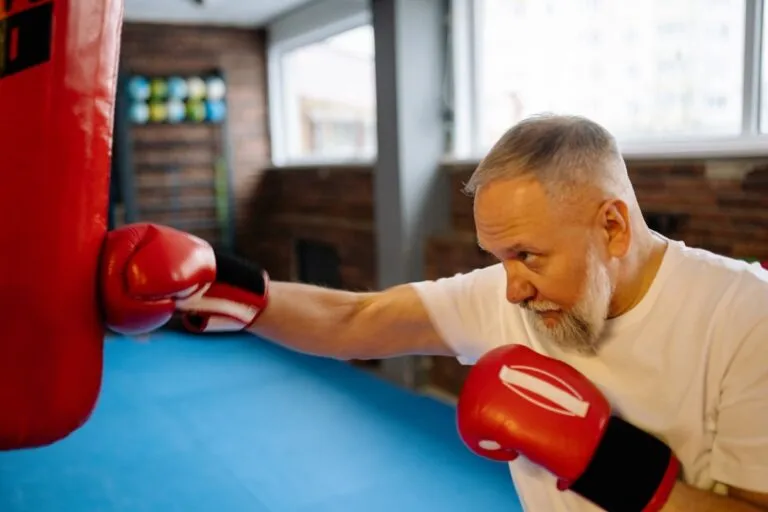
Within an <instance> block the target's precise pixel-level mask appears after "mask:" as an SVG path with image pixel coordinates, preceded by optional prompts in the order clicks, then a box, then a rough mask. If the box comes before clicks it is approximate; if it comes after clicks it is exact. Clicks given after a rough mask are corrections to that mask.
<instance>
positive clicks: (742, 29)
mask: <svg viewBox="0 0 768 512" xmlns="http://www.w3.org/2000/svg"><path fill="white" fill-rule="evenodd" d="M764 1H765V0H710V1H709V2H706V3H702V2H701V0H646V1H643V2H629V3H627V2H608V1H595V0H454V9H455V8H456V6H457V5H458V4H462V3H463V7H461V8H462V9H464V10H465V11H468V12H470V13H471V15H470V16H465V17H464V19H466V21H462V18H459V17H458V16H457V15H454V17H453V21H454V24H462V23H466V24H468V25H470V27H469V28H466V27H461V28H460V29H459V30H457V27H456V26H454V27H453V32H454V38H455V39H454V43H455V44H457V45H462V44H465V45H468V47H469V50H468V51H465V52H464V53H463V55H465V56H466V57H465V59H464V62H458V61H457V62H454V69H455V87H456V88H457V89H455V96H456V97H460V96H461V92H460V91H459V89H458V87H465V88H466V78H462V77H461V76H460V75H461V74H466V73H469V74H471V76H473V79H472V80H473V83H472V84H471V90H472V92H471V93H465V95H466V96H468V97H467V98H466V99H465V101H463V102H457V103H456V109H457V112H456V118H457V119H463V120H465V122H467V123H468V124H471V125H472V126H471V128H460V127H458V126H457V137H459V138H461V137H464V138H466V139H469V141H466V140H456V141H455V147H458V148H462V149H461V150H460V152H461V151H462V150H463V151H464V153H465V154H463V155H462V154H457V155H455V156H457V157H471V158H475V157H477V156H479V155H482V154H484V153H485V152H486V151H487V150H488V149H489V148H490V146H491V145H492V144H493V143H494V142H495V141H496V140H497V139H498V137H499V136H500V135H501V134H502V133H503V132H504V131H506V130H507V129H508V128H509V127H510V126H512V125H513V124H515V123H517V122H518V121H520V120H521V119H523V118H525V117H528V116H530V115H533V114H536V113H541V112H556V113H568V114H581V115H585V116H588V117H590V118H592V119H594V120H596V121H598V122H600V123H602V124H603V125H605V126H606V127H607V128H608V129H610V130H611V131H612V132H613V133H614V134H615V135H616V136H617V138H618V139H619V142H620V143H621V144H622V146H623V147H624V148H625V149H626V148H628V147H633V146H634V147H658V145H659V144H660V143H662V144H670V143H677V144H682V145H686V144H688V145H689V146H690V147H691V148H694V149H693V150H694V151H695V150H697V149H695V148H698V149H701V148H702V147H705V146H706V145H707V144H709V143H710V142H711V141H720V142H722V141H726V142H728V143H733V142H739V143H741V145H740V146H739V147H740V148H741V150H743V149H744V144H743V143H744V141H745V140H749V141H753V142H755V147H758V146H757V145H758V144H762V146H763V147H765V148H768V144H767V143H766V141H764V140H761V139H759V136H760V134H761V133H768V105H767V103H768V101H765V102H762V104H760V103H761V102H759V98H758V96H759V95H760V89H761V88H762V90H763V91H764V93H766V94H768V66H762V76H763V77H764V78H763V79H762V85H761V86H757V85H755V86H751V85H750V84H751V83H753V82H754V83H755V84H757V81H755V80H751V77H753V76H757V75H759V74H760V70H761V66H760V62H759V61H760V59H759V58H757V59H750V58H749V56H750V55H751V53H755V54H756V55H758V56H760V55H763V54H766V52H768V37H766V38H761V32H762V31H763V28H762V27H763V25H765V24H767V23H768V19H767V18H766V17H765V16H764V17H763V20H762V21H763V23H747V22H746V20H748V19H754V16H752V18H750V16H751V15H753V14H754V15H757V14H760V13H762V12H763V9H762V3H763V2H764ZM748 10H749V12H748ZM765 26H766V28H768V25H765ZM761 40H762V44H763V48H762V49H760V48H756V47H757V46H759V42H760V41H761ZM756 42H757V43H756ZM456 55H459V53H457V52H454V56H456ZM753 61H754V62H753ZM745 64H746V65H745ZM462 80H464V81H465V82H464V83H462ZM461 109H468V110H469V112H460V111H459V110H461ZM758 118H759V119H758ZM757 121H760V122H759V123H758V122H757ZM696 144H698V146H696ZM654 145H655V146H654ZM737 145H738V144H736V145H732V146H733V147H736V146H737ZM710 147H712V146H710Z"/></svg>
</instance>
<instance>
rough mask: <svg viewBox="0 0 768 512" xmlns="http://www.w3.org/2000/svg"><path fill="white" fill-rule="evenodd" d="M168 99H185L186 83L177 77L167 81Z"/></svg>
mask: <svg viewBox="0 0 768 512" xmlns="http://www.w3.org/2000/svg"><path fill="white" fill-rule="evenodd" d="M168 97H169V98H171V99H176V100H183V99H185V98H186V97H187V81H186V80H185V79H183V78H181V77H179V76H172V77H171V78H169V79H168Z"/></svg>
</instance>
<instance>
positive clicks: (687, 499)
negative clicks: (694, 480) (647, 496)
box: [662, 482, 766, 512]
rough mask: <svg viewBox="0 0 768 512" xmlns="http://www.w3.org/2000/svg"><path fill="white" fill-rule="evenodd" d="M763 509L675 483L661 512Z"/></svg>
mask: <svg viewBox="0 0 768 512" xmlns="http://www.w3.org/2000/svg"><path fill="white" fill-rule="evenodd" d="M765 510H766V509H765V508H761V507H757V506H755V505H751V504H749V503H747V502H745V501H742V500H739V499H736V498H731V497H728V496H721V495H719V494H715V493H713V492H709V491H704V490H701V489H696V488H695V487H691V486H689V485H686V484H685V483H683V482H677V484H675V487H674V489H673V490H672V494H670V497H669V501H668V502H667V504H666V505H665V506H664V508H663V509H662V512H694V511H695V512H765Z"/></svg>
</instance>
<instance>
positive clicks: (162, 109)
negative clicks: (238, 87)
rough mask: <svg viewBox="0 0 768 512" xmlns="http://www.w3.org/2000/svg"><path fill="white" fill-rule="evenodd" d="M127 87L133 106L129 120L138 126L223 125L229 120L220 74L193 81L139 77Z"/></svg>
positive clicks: (177, 76)
mask: <svg viewBox="0 0 768 512" xmlns="http://www.w3.org/2000/svg"><path fill="white" fill-rule="evenodd" d="M127 83H128V85H127V94H128V95H129V97H130V99H131V102H132V107H131V109H132V112H131V115H130V116H129V118H130V119H131V121H132V122H133V123H135V124H147V123H153V124H154V123H172V124H178V123H194V124H199V123H213V124H220V123H222V122H224V119H225V117H226V112H227V106H226V91H227V86H226V82H225V81H224V78H223V76H221V74H219V73H215V72H214V73H209V74H201V75H193V76H190V77H183V76H179V75H171V76H167V77H166V76H155V77H148V76H146V75H143V74H136V75H133V76H130V78H128V80H127ZM141 104H144V105H145V107H146V108H145V107H142V106H140V105H141Z"/></svg>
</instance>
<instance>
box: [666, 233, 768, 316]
mask: <svg viewBox="0 0 768 512" xmlns="http://www.w3.org/2000/svg"><path fill="white" fill-rule="evenodd" d="M673 243H674V242H673ZM672 247H673V250H675V251H676V253H677V254H676V256H675V264H674V265H673V266H672V268H671V269H670V272H668V273H667V276H666V280H667V283H665V284H666V286H665V287H664V289H665V292H666V293H667V297H668V298H669V297H673V298H674V300H678V301H682V302H683V303H685V304H686V305H687V308H685V310H686V312H687V314H689V315H692V314H694V312H695V314H696V315H698V316H699V317H700V318H701V319H702V321H704V319H705V318H707V319H708V320H709V322H705V323H708V324H710V325H717V324H724V325H728V326H729V330H733V331H737V330H739V329H736V328H735V327H734V323H739V324H740V325H742V326H744V327H746V326H747V325H750V324H754V323H756V322H764V321H768V307H766V304H768V270H766V269H764V268H762V266H761V265H760V264H759V263H754V262H749V261H746V260H741V259H738V258H733V257H729V256H725V255H722V254H717V253H715V252H713V251H709V250H706V249H702V248H696V247H687V246H685V245H684V244H682V243H675V245H674V246H672Z"/></svg>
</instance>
